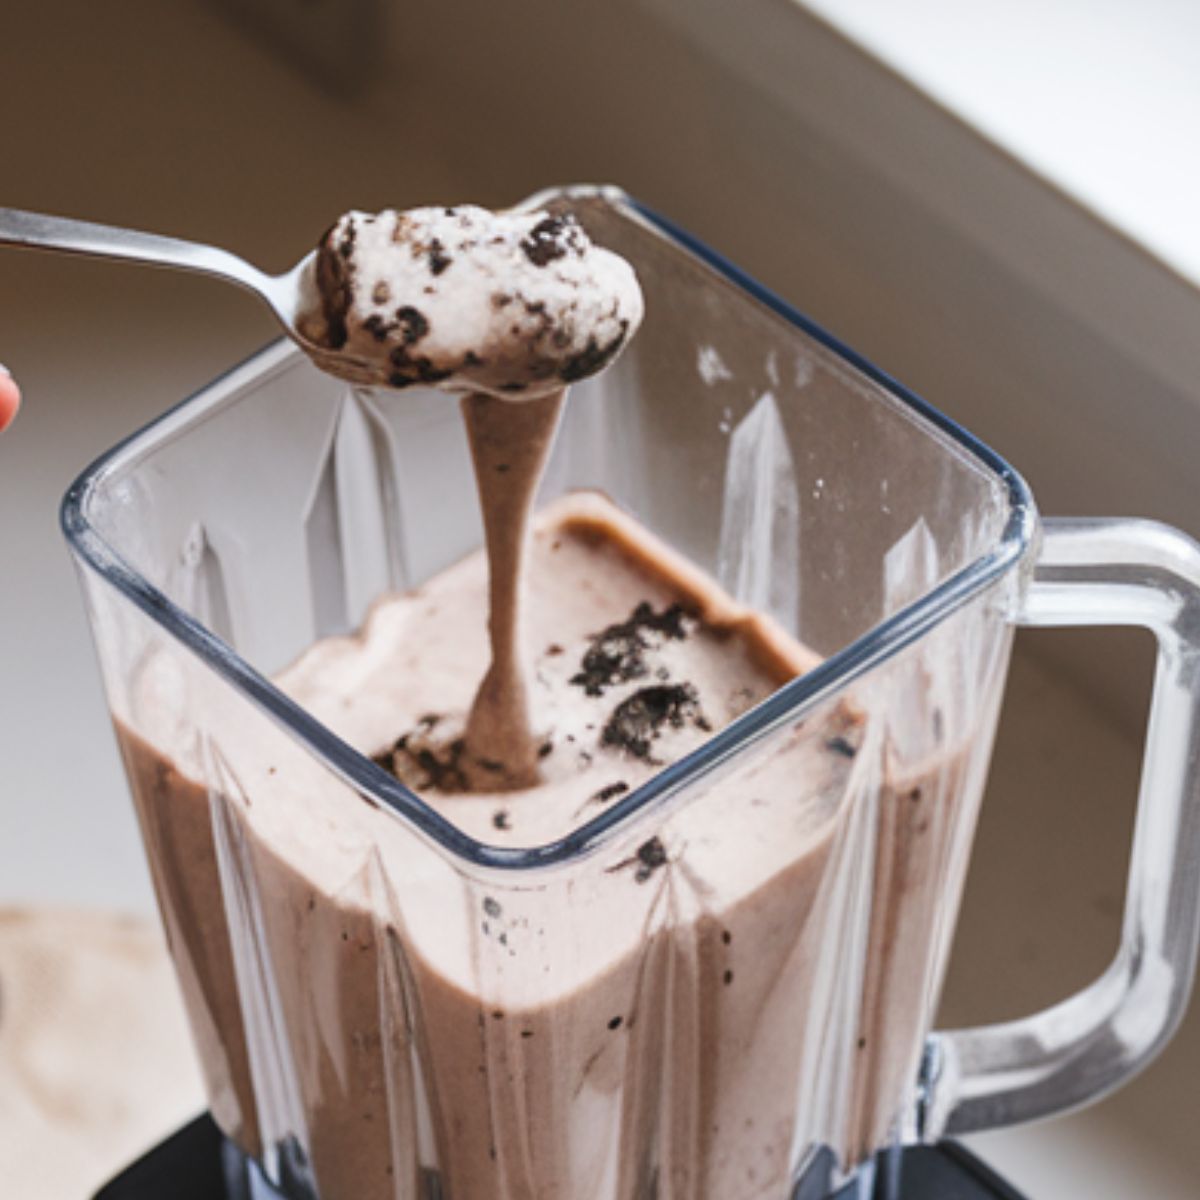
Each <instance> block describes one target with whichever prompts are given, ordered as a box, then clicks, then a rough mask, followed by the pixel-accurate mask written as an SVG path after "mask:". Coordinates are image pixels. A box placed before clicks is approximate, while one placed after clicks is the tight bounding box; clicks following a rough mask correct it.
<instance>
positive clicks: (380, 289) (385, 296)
mask: <svg viewBox="0 0 1200 1200" xmlns="http://www.w3.org/2000/svg"><path fill="white" fill-rule="evenodd" d="M391 298H392V289H391V288H390V287H388V285H387V284H386V283H385V282H384V281H383V280H382V279H381V280H380V281H379V282H378V283H377V284H376V285H375V290H374V291H373V292H372V293H371V299H372V300H374V301H375V303H376V304H386V303H387V302H388V301H389V300H390V299H391Z"/></svg>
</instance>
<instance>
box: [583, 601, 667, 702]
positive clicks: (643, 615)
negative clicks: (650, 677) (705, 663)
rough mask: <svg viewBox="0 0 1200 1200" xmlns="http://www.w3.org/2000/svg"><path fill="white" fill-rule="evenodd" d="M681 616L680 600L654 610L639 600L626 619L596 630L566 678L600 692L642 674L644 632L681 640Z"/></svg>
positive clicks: (596, 693) (648, 643)
mask: <svg viewBox="0 0 1200 1200" xmlns="http://www.w3.org/2000/svg"><path fill="white" fill-rule="evenodd" d="M684 616H685V613H684V609H683V605H681V604H672V605H671V606H670V607H669V608H665V609H663V611H662V612H661V613H656V612H655V611H654V609H653V608H651V606H650V605H649V604H648V603H647V602H646V601H644V600H643V601H642V603H641V604H639V605H638V606H637V607H636V608H635V609H634V610H633V612H632V613H631V614H630V616H629V617H628V618H627V619H626V620H624V621H619V622H617V623H616V624H615V625H610V626H608V628H607V629H602V630H601V631H600V632H599V633H598V634H596V636H595V637H594V638H593V639H592V642H591V645H590V646H588V648H587V650H586V651H585V652H584V655H583V658H582V659H581V660H580V663H579V671H578V672H577V673H576V674H574V675H572V676H571V680H570V682H571V683H573V684H576V685H578V686H579V687H582V688H583V690H584V691H585V692H586V693H587V694H588V695H589V696H602V695H603V694H604V689H605V688H607V687H611V686H612V685H613V684H614V683H625V682H627V681H628V680H630V679H641V678H643V677H644V676H645V675H646V673H647V670H648V668H647V667H646V660H645V652H646V651H647V650H648V649H650V646H651V641H650V638H649V637H648V636H647V635H648V634H658V635H659V636H660V637H662V638H664V639H671V640H674V641H682V640H683V639H684V638H685V637H686V636H687V632H686V630H685V629H684V625H683V621H684Z"/></svg>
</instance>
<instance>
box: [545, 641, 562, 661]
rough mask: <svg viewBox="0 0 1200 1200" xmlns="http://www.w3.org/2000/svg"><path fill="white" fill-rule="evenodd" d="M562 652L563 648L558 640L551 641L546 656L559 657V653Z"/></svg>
mask: <svg viewBox="0 0 1200 1200" xmlns="http://www.w3.org/2000/svg"><path fill="white" fill-rule="evenodd" d="M562 653H563V648H562V647H561V646H560V645H559V644H558V643H557V642H551V643H550V645H548V646H547V647H546V657H547V658H557V657H558V655H560V654H562Z"/></svg>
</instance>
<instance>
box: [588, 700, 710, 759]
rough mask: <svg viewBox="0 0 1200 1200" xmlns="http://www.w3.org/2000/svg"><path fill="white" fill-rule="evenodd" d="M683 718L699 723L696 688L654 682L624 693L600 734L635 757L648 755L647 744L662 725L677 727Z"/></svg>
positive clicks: (653, 738) (700, 720) (605, 740)
mask: <svg viewBox="0 0 1200 1200" xmlns="http://www.w3.org/2000/svg"><path fill="white" fill-rule="evenodd" d="M685 721H692V722H693V723H695V724H697V725H700V727H701V728H704V727H705V725H706V724H707V723H705V725H701V722H702V721H703V717H702V716H701V715H700V708H699V702H698V699H697V696H696V689H695V688H694V687H693V686H692V685H691V684H690V683H676V684H662V683H656V684H654V685H652V686H651V687H645V688H642V689H640V690H639V691H636V692H634V693H633V695H632V696H628V697H626V699H624V700H622V701H621V703H620V704H618V705H617V707H616V708H615V709H614V710H613V714H612V716H611V717H609V719H608V723H607V724H606V725H605V726H604V729H603V731H602V732H601V734H600V740H601V742H602V743H603V744H604V745H606V746H616V747H618V748H619V749H621V750H624V751H625V752H626V753H627V754H630V755H632V756H633V757H634V758H649V756H650V744H651V742H653V741H654V740H655V738H657V737H658V735H659V734H660V733H661V732H662V730H663V728H664V727H665V726H670V727H671V728H673V729H679V728H681V727H682V726H683V724H684V722H685Z"/></svg>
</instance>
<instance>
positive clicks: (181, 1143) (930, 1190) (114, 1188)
mask: <svg viewBox="0 0 1200 1200" xmlns="http://www.w3.org/2000/svg"><path fill="white" fill-rule="evenodd" d="M236 1160H237V1155H236V1152H235V1151H233V1149H232V1147H231V1146H230V1145H229V1144H228V1143H227V1142H226V1141H225V1139H224V1138H223V1137H222V1136H221V1133H220V1131H219V1130H218V1129H217V1127H216V1125H214V1124H213V1121H212V1118H211V1117H209V1116H207V1115H205V1116H202V1117H197V1118H196V1120H194V1121H193V1122H191V1124H190V1125H185V1126H184V1127H183V1128H182V1129H181V1130H179V1132H178V1133H175V1134H173V1135H172V1136H171V1137H169V1138H167V1140H166V1141H165V1142H162V1143H161V1144H159V1145H158V1146H156V1147H155V1148H154V1149H153V1150H151V1151H150V1152H149V1153H148V1154H147V1155H145V1157H143V1158H141V1159H139V1160H138V1161H137V1162H135V1163H134V1164H133V1166H131V1167H130V1168H129V1169H128V1170H126V1171H124V1172H122V1173H121V1174H120V1175H119V1176H118V1177H117V1178H116V1179H114V1180H113V1181H112V1182H111V1183H109V1184H107V1185H106V1186H105V1187H103V1188H101V1190H100V1191H99V1192H97V1193H96V1195H95V1197H94V1198H93V1200H241V1197H238V1196H235V1195H233V1194H232V1193H231V1192H230V1190H229V1188H228V1186H227V1183H226V1180H227V1179H228V1178H230V1177H231V1175H232V1174H235V1172H230V1171H229V1167H230V1165H231V1164H232V1163H233V1162H236ZM254 1191H255V1194H256V1197H257V1196H258V1195H261V1196H262V1197H263V1200H268V1197H269V1196H270V1195H271V1194H272V1193H271V1192H270V1191H269V1190H268V1191H266V1192H264V1191H263V1190H262V1189H260V1188H255V1189H254ZM899 1195H900V1197H901V1198H902V1200H1024V1198H1023V1197H1022V1196H1021V1195H1020V1193H1018V1192H1016V1191H1014V1190H1013V1189H1012V1188H1011V1187H1009V1185H1008V1184H1006V1183H1005V1182H1004V1180H1002V1179H1001V1178H1000V1177H999V1176H998V1175H996V1173H995V1172H994V1171H992V1170H991V1169H990V1168H988V1167H986V1166H985V1165H984V1164H983V1163H981V1162H980V1161H979V1159H977V1158H976V1157H975V1156H974V1155H973V1154H970V1153H969V1152H968V1151H967V1150H965V1149H964V1148H963V1147H962V1146H960V1145H958V1144H957V1143H955V1142H943V1143H942V1144H941V1145H939V1146H917V1147H914V1148H912V1149H909V1150H905V1151H904V1152H903V1154H902V1156H901V1162H900V1189H899Z"/></svg>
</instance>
